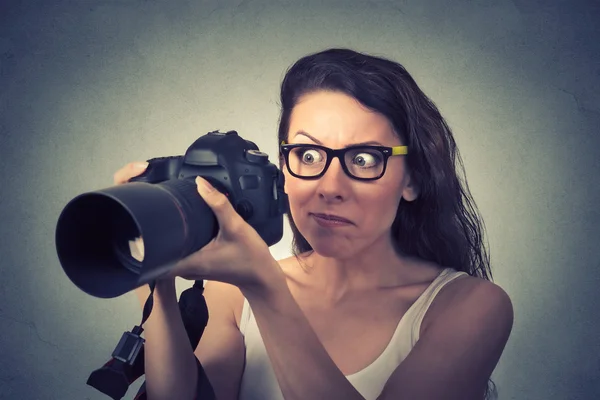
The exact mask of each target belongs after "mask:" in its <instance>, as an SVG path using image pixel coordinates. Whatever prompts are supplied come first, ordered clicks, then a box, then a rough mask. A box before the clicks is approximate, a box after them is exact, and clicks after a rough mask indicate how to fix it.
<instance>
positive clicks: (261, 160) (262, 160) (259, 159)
mask: <svg viewBox="0 0 600 400" xmlns="http://www.w3.org/2000/svg"><path fill="white" fill-rule="evenodd" d="M246 160H248V162H250V163H252V164H259V165H266V164H267V163H268V162H269V155H268V154H267V153H263V152H262V151H258V150H248V151H246Z"/></svg>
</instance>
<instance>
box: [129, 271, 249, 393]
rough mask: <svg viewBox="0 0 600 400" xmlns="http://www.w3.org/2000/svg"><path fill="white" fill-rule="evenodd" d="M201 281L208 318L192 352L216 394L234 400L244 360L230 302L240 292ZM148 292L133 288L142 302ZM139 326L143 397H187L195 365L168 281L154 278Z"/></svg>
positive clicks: (239, 296)
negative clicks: (144, 317)
mask: <svg viewBox="0 0 600 400" xmlns="http://www.w3.org/2000/svg"><path fill="white" fill-rule="evenodd" d="M204 286H205V290H204V297H205V299H206V303H207V306H208V309H209V320H208V325H207V327H206V329H205V330H204V333H203V335H202V338H201V340H200V343H199V344H198V347H197V348H196V351H195V356H197V357H198V359H199V360H200V362H201V363H202V367H203V368H204V371H205V372H206V375H207V376H208V379H209V381H210V383H211V385H212V387H213V389H214V391H215V395H216V396H217V398H218V399H219V400H229V399H231V400H234V399H237V396H238V388H239V382H240V379H241V374H242V370H243V365H244V343H243V340H242V336H241V333H240V331H239V329H238V327H237V324H236V321H235V317H234V312H233V306H234V304H235V302H236V301H237V302H241V301H243V297H242V294H241V293H240V291H239V289H237V288H236V287H234V286H231V285H227V284H224V283H220V282H206V283H205V285H204ZM149 293H150V291H149V289H148V287H147V286H144V287H141V288H139V289H137V290H136V294H137V295H138V298H139V300H140V303H141V304H142V305H143V304H144V303H145V301H146V299H147V298H148V295H149ZM144 330H145V338H146V343H145V345H144V349H145V365H146V392H147V395H148V399H149V400H158V399H193V398H194V395H195V390H196V382H197V369H196V363H195V360H194V358H193V357H194V352H193V351H192V347H191V345H190V342H189V339H188V337H187V333H186V332H185V329H184V327H183V321H182V319H181V313H180V311H179V306H178V305H177V297H176V291H175V283H174V280H166V281H165V280H163V281H159V282H158V283H157V286H156V289H155V291H154V305H153V308H152V313H151V314H150V318H148V321H146V323H145V324H144ZM199 400H201V399H199Z"/></svg>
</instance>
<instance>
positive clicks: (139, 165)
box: [113, 161, 148, 185]
mask: <svg viewBox="0 0 600 400" xmlns="http://www.w3.org/2000/svg"><path fill="white" fill-rule="evenodd" d="M146 168H148V163H147V162H145V161H136V162H131V163H129V164H127V165H125V166H124V167H123V168H121V169H120V170H118V171H117V172H115V174H114V175H113V181H114V184H115V185H121V184H123V183H127V181H129V180H130V179H131V178H135V177H136V176H138V175H141V174H142V173H143V172H144V171H145V170H146Z"/></svg>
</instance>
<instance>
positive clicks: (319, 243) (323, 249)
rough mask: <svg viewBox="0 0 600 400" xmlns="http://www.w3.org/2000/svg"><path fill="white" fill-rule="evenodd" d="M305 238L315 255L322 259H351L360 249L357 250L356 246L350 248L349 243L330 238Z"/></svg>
mask: <svg viewBox="0 0 600 400" xmlns="http://www.w3.org/2000/svg"><path fill="white" fill-rule="evenodd" d="M305 238H306V240H308V243H309V244H310V245H311V247H312V249H313V250H314V251H315V253H317V254H319V255H320V256H322V257H327V258H336V259H345V258H351V257H353V255H354V254H355V253H357V252H359V251H360V249H358V248H357V247H356V246H352V244H351V243H350V242H348V241H346V240H344V239H340V238H335V237H332V236H329V237H327V238H323V237H320V238H319V237H314V236H313V237H306V236H305ZM341 242H345V243H341Z"/></svg>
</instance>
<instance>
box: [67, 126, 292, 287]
mask: <svg viewBox="0 0 600 400" xmlns="http://www.w3.org/2000/svg"><path fill="white" fill-rule="evenodd" d="M148 162H149V166H148V168H147V170H146V171H145V172H144V174H142V175H140V176H138V177H135V178H133V179H131V180H130V182H129V183H126V184H124V185H117V186H113V187H109V188H107V189H103V190H98V191H95V192H89V193H84V194H81V195H79V196H77V197H75V198H74V199H73V200H71V201H70V202H69V203H68V204H67V206H66V207H65V208H64V210H63V211H62V213H61V215H60V217H59V220H58V224H57V228H56V247H57V252H58V257H59V260H60V263H61V264H62V267H63V269H64V271H65V273H66V274H67V276H68V277H69V278H70V279H71V280H72V281H73V283H74V284H75V285H77V286H78V287H79V288H80V289H81V290H83V291H84V292H86V293H88V294H90V295H92V296H96V297H101V298H111V297H116V296H120V295H122V294H124V293H126V292H129V291H131V290H133V289H135V288H136V287H139V286H142V285H144V284H146V283H149V282H151V281H154V280H155V279H157V278H159V277H160V276H161V275H164V274H165V273H166V272H168V271H169V269H170V268H172V266H173V265H174V263H176V262H177V261H179V260H180V259H182V258H184V257H186V256H188V255H190V254H192V253H193V252H195V251H197V250H199V249H200V248H202V247H203V246H205V245H206V244H207V243H208V242H209V241H210V240H211V239H212V238H213V237H214V236H215V235H216V233H217V232H218V226H217V221H216V218H215V216H214V214H213V213H212V211H211V209H210V208H209V207H208V206H207V205H206V203H205V202H204V201H203V200H202V198H201V197H200V195H199V194H198V191H197V188H196V184H195V182H194V179H195V178H196V176H198V175H199V176H202V177H203V178H205V179H206V180H208V181H209V182H210V183H211V184H212V185H213V186H215V187H216V188H217V189H218V190H219V191H221V192H222V193H224V194H225V195H226V196H227V197H228V198H229V200H230V201H231V203H232V205H233V206H234V207H235V209H236V210H237V212H238V213H239V214H240V215H241V216H242V217H243V218H244V219H245V220H246V221H247V222H248V223H249V224H250V225H251V226H252V227H253V228H254V229H256V231H257V232H258V234H259V235H260V236H261V237H262V238H263V240H264V241H265V242H266V243H267V245H269V246H271V245H273V244H275V243H277V242H278V241H279V240H281V237H282V236H283V214H284V213H285V212H286V211H287V196H286V195H285V193H284V189H283V174H282V173H281V172H280V171H279V169H278V168H277V167H276V166H275V165H274V164H272V163H271V162H270V161H269V157H268V155H267V154H265V153H263V152H261V151H259V149H258V147H257V146H256V145H255V144H254V143H252V142H250V141H248V140H244V139H242V138H241V137H240V136H239V135H238V134H237V132H235V131H230V132H227V133H221V132H218V131H215V132H209V133H208V134H206V135H203V136H201V137H200V138H198V139H197V140H196V141H195V142H194V143H193V144H192V145H191V146H190V147H189V148H188V149H187V151H186V153H185V155H184V156H174V157H162V158H154V159H151V160H148ZM140 237H141V238H142V240H143V246H144V257H143V260H138V259H135V258H133V257H132V256H131V251H130V243H131V242H132V241H134V240H135V239H136V238H140Z"/></svg>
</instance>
